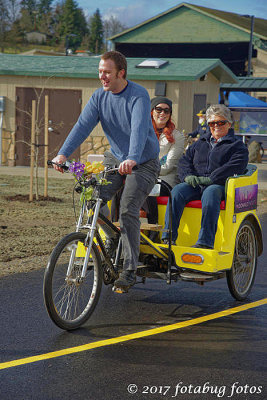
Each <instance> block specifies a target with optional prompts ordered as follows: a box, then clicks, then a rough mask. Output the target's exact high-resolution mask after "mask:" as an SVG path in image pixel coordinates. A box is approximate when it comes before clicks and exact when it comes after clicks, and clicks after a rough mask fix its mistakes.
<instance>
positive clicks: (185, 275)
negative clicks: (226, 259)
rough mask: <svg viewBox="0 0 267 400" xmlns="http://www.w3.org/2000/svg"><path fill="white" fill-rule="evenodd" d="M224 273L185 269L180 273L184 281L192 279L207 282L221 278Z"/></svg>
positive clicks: (192, 280)
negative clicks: (210, 273) (203, 272)
mask: <svg viewBox="0 0 267 400" xmlns="http://www.w3.org/2000/svg"><path fill="white" fill-rule="evenodd" d="M222 275H223V273H217V274H214V275H207V274H201V273H198V272H191V271H185V272H182V273H181V274H180V279H182V280H183V281H191V282H206V281H213V280H216V279H219V278H221V277H222Z"/></svg>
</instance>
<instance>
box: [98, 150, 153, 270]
mask: <svg viewBox="0 0 267 400" xmlns="http://www.w3.org/2000/svg"><path fill="white" fill-rule="evenodd" d="M104 164H105V165H106V166H107V165H108V166H111V167H114V165H117V166H119V164H120V162H119V161H118V160H117V159H116V158H115V157H113V155H112V154H111V153H109V152H106V153H105V160H104ZM159 172H160V164H159V160H158V159H155V160H149V161H147V162H145V163H143V164H139V165H138V166H137V168H136V169H134V170H133V171H132V174H131V175H123V176H122V175H120V174H119V173H116V174H114V175H108V181H109V182H112V184H108V185H106V186H102V188H101V198H102V199H103V200H104V202H107V201H108V200H110V199H111V198H112V197H113V195H114V194H115V193H116V192H117V191H118V190H120V189H121V187H122V186H123V185H124V189H123V193H122V196H121V201H120V214H119V221H120V230H121V238H122V250H123V256H124V264H123V269H125V270H136V268H137V263H138V257H139V249H140V220H139V213H140V208H141V207H142V205H143V203H144V201H145V199H146V197H147V196H148V195H149V193H150V192H151V190H152V188H153V186H154V185H155V183H156V181H157V178H158V175H159ZM124 181H125V183H124Z"/></svg>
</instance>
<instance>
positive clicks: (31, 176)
mask: <svg viewBox="0 0 267 400" xmlns="http://www.w3.org/2000/svg"><path fill="white" fill-rule="evenodd" d="M35 120H36V100H32V130H31V171H30V173H31V174H30V195H29V201H33V173H34V153H35Z"/></svg>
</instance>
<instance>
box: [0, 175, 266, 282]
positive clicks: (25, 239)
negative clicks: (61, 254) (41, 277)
mask: <svg viewBox="0 0 267 400" xmlns="http://www.w3.org/2000/svg"><path fill="white" fill-rule="evenodd" d="M48 185H49V186H48V195H49V198H48V200H47V199H44V198H43V196H42V195H41V197H40V200H39V201H33V202H29V201H28V195H29V193H28V192H29V178H28V177H23V176H10V175H0V242H1V246H0V277H1V276H4V275H8V274H13V273H17V272H28V271H32V270H35V269H41V268H44V267H45V266H46V264H47V261H48V258H49V254H50V253H51V251H52V249H53V248H54V246H55V245H56V243H57V242H58V241H59V240H60V238H62V237H63V236H64V235H66V234H67V233H70V232H73V231H75V217H74V210H73V195H72V193H73V187H74V180H73V181H72V180H70V179H55V178H50V179H49V184H48ZM42 188H43V179H40V193H41V192H42V190H43V189H42ZM74 204H75V206H76V212H77V213H78V210H79V196H78V195H77V194H76V195H75V196H74ZM258 204H259V206H258V215H259V217H260V219H261V217H262V215H263V214H265V213H267V190H265V191H260V192H259V199H258Z"/></svg>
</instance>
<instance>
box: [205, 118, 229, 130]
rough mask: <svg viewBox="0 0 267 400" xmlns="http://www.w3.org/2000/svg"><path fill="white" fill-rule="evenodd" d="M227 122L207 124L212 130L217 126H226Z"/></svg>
mask: <svg viewBox="0 0 267 400" xmlns="http://www.w3.org/2000/svg"><path fill="white" fill-rule="evenodd" d="M227 122H228V121H226V120H223V121H210V122H208V125H209V126H210V127H211V128H214V127H215V125H217V126H223V125H225V124H227Z"/></svg>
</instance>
